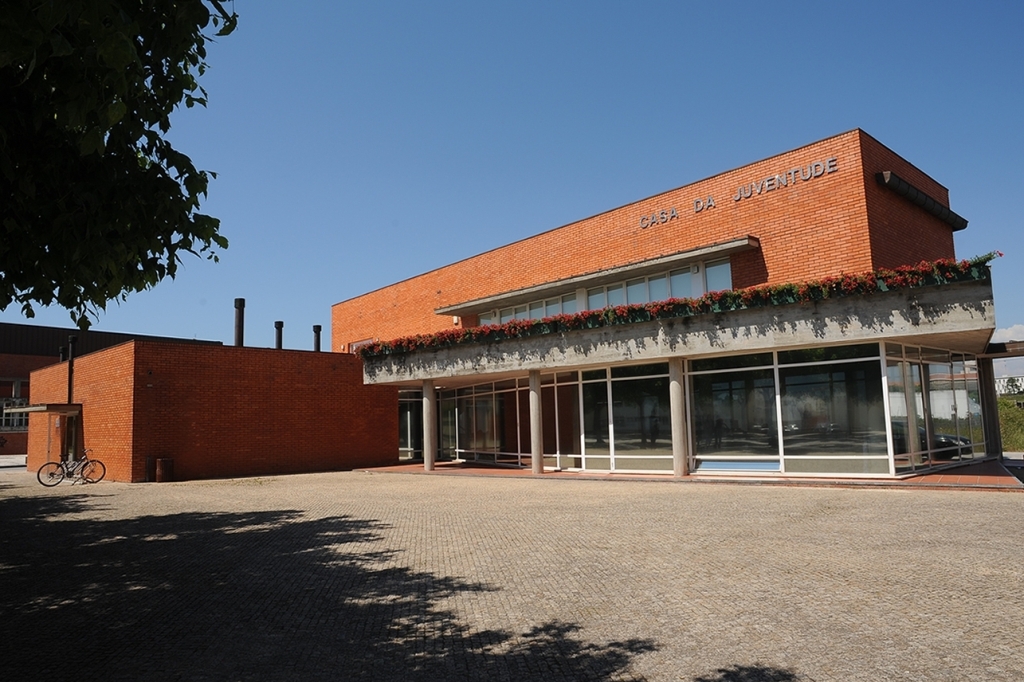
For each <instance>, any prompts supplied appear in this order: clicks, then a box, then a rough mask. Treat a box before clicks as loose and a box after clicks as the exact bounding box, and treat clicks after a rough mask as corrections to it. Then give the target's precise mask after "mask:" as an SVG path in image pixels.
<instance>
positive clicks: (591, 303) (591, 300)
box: [587, 287, 608, 310]
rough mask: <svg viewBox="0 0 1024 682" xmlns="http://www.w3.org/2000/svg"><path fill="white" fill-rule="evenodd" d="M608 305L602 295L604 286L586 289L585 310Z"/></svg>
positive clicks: (597, 308)
mask: <svg viewBox="0 0 1024 682" xmlns="http://www.w3.org/2000/svg"><path fill="white" fill-rule="evenodd" d="M607 305H608V299H607V297H605V295H604V287H597V288H596V289H588V290H587V310H601V309H603V308H605V307H606V306H607Z"/></svg>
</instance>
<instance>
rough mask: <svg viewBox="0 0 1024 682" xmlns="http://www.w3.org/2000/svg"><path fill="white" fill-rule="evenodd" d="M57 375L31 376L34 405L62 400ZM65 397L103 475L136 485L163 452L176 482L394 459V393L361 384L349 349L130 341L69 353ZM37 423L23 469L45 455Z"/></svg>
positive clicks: (36, 421) (40, 419)
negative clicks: (78, 415)
mask: <svg viewBox="0 0 1024 682" xmlns="http://www.w3.org/2000/svg"><path fill="white" fill-rule="evenodd" d="M65 372H66V370H65V365H60V366H57V367H53V368H47V369H45V370H41V371H39V372H36V373H33V375H32V377H33V381H34V382H37V383H36V384H35V386H34V388H35V389H36V395H35V400H36V402H64V400H65V398H66V391H67V389H66V378H67V374H66V373H65ZM75 401H76V402H80V403H81V404H82V435H83V439H84V443H85V447H88V448H90V449H92V454H93V456H95V457H97V458H99V459H101V460H103V461H104V463H105V464H106V465H107V475H108V477H109V478H110V479H112V480H119V481H144V480H146V477H147V462H148V461H149V460H150V459H152V460H154V461H155V459H157V458H165V457H166V458H171V459H173V460H174V476H175V478H176V479H177V480H188V479H201V478H216V477H229V476H254V475H266V474H286V473H302V472H314V471H329V470H342V469H351V468H354V467H360V466H370V465H376V464H392V463H396V462H397V461H398V393H397V390H396V389H394V388H391V387H386V386H364V385H363V383H362V363H361V362H360V361H359V360H358V359H357V358H355V357H353V356H349V355H339V354H331V353H313V352H308V351H287V350H272V349H261V348H235V347H232V346H190V345H181V344H166V343H158V342H146V341H134V342H130V343H128V344H123V345H121V346H116V347H114V348H111V349H107V350H104V351H99V352H97V353H93V354H90V355H85V356H82V357H80V358H78V359H77V360H76V361H75ZM48 422H52V418H50V419H49V420H48V419H47V417H46V416H45V415H42V414H37V415H33V416H32V418H31V422H30V434H29V438H30V442H29V460H30V462H29V468H30V469H32V468H34V467H37V466H39V464H41V463H42V462H43V461H45V460H46V456H45V448H46V435H47V426H46V425H47V424H48ZM55 454H56V451H55Z"/></svg>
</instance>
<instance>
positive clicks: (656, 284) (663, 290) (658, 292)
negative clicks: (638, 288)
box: [647, 275, 668, 301]
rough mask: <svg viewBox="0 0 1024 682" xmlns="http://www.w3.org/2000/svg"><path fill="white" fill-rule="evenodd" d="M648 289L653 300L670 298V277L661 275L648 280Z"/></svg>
mask: <svg viewBox="0 0 1024 682" xmlns="http://www.w3.org/2000/svg"><path fill="white" fill-rule="evenodd" d="M647 291H648V293H649V295H650V300H652V301H664V300H665V299H667V298H668V277H666V276H665V275H660V276H658V277H651V278H649V279H648V280H647Z"/></svg>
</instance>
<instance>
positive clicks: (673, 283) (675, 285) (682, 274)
mask: <svg viewBox="0 0 1024 682" xmlns="http://www.w3.org/2000/svg"><path fill="white" fill-rule="evenodd" d="M690 277H691V275H690V268H686V269H684V270H673V271H672V272H670V273H669V275H668V278H669V287H670V288H671V289H672V291H671V292H670V293H671V294H672V298H692V297H693V282H692V281H691V279H690Z"/></svg>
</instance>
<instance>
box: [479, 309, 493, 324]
mask: <svg viewBox="0 0 1024 682" xmlns="http://www.w3.org/2000/svg"><path fill="white" fill-rule="evenodd" d="M487 324H494V313H493V312H489V313H482V314H481V315H480V326H484V325H487Z"/></svg>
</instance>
